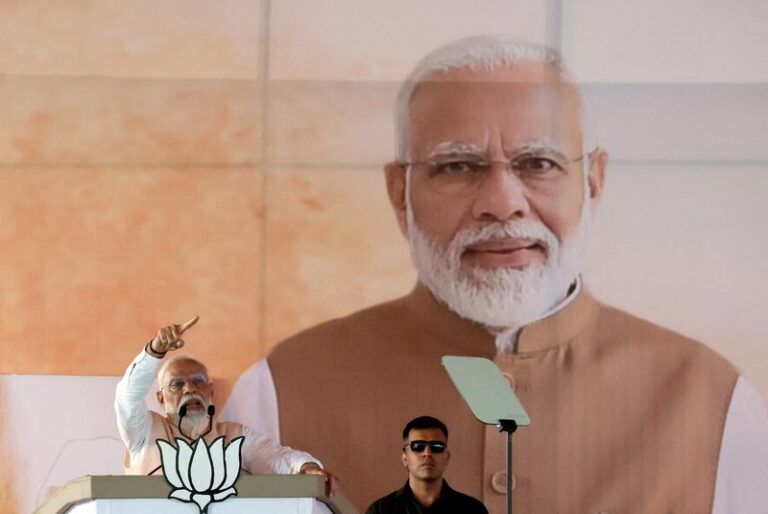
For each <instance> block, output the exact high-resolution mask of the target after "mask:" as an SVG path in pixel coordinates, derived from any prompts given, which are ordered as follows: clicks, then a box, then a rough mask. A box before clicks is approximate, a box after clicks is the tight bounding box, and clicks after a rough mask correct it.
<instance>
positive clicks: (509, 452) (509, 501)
mask: <svg viewBox="0 0 768 514" xmlns="http://www.w3.org/2000/svg"><path fill="white" fill-rule="evenodd" d="M507 514H512V432H507Z"/></svg>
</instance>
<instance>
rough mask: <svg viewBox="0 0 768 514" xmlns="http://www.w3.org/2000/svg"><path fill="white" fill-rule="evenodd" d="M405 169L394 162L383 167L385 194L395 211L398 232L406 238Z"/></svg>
mask: <svg viewBox="0 0 768 514" xmlns="http://www.w3.org/2000/svg"><path fill="white" fill-rule="evenodd" d="M405 173H406V172H405V167H404V166H403V165H402V164H399V163H396V162H390V163H388V164H386V165H385V166H384V178H385V179H386V182H387V194H388V195H389V203H390V204H391V205H392V209H394V211H395V217H396V218H397V224H398V226H399V227H400V232H401V233H402V234H403V235H404V236H406V237H408V221H407V216H406V212H407V202H406V199H405V195H406V187H405V186H406V176H405Z"/></svg>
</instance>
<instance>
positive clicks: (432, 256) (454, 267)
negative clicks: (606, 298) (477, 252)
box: [407, 202, 590, 330]
mask: <svg viewBox="0 0 768 514" xmlns="http://www.w3.org/2000/svg"><path fill="white" fill-rule="evenodd" d="M589 218H590V207H589V202H584V207H583V208H582V212H581V219H580V221H579V226H578V227H577V229H576V232H575V233H574V234H573V235H571V236H570V237H568V238H566V239H564V240H563V241H559V240H558V239H557V237H556V236H555V234H554V233H553V232H552V231H551V230H549V228H547V227H546V225H544V224H543V223H541V222H537V221H532V220H517V221H509V222H492V223H489V224H487V225H484V226H481V227H477V228H468V229H464V230H461V231H459V232H458V233H457V234H456V235H455V236H454V238H453V239H452V240H451V241H450V242H449V243H448V245H447V247H443V246H441V245H440V244H439V243H437V242H436V241H435V240H434V238H432V237H430V236H429V235H428V234H425V233H424V232H423V231H422V230H421V229H420V228H419V226H418V224H417V223H416V221H415V219H414V216H413V209H412V208H411V206H410V202H408V206H407V221H408V240H409V244H410V247H411V257H412V259H413V262H414V266H415V267H416V271H417V273H418V276H419V280H421V282H423V283H424V284H425V285H426V286H427V287H428V288H429V290H430V291H431V292H432V294H433V295H434V296H435V297H436V298H437V299H438V300H439V301H441V302H443V303H444V304H446V305H447V306H448V308H449V309H451V310H452V311H454V312H455V313H456V314H458V315H459V316H461V317H463V318H466V319H469V320H472V321H475V322H477V323H480V324H482V325H485V326H486V327H489V328H492V329H496V330H507V329H510V328H512V329H517V328H520V327H522V326H525V325H527V324H529V323H532V322H533V321H536V320H537V319H539V318H541V317H542V316H544V315H545V314H546V312H547V311H548V310H550V309H551V308H553V307H554V306H555V305H557V303H559V302H560V301H561V300H562V299H563V298H564V297H565V295H566V293H567V290H568V287H569V286H570V285H571V284H572V283H573V282H574V281H575V280H576V277H577V276H578V274H579V272H580V271H581V267H582V264H583V260H584V257H585V255H586V250H587V243H588V239H589V224H590V219H589ZM502 238H525V239H531V240H535V241H538V242H539V243H540V244H541V245H542V246H543V247H544V249H545V250H546V254H547V260H546V263H544V264H539V263H535V264H531V265H529V266H527V267H526V268H524V269H511V268H506V269H484V268H479V267H475V268H473V269H471V270H464V269H463V268H462V265H461V264H462V263H461V257H462V255H463V254H464V252H465V250H466V248H467V246H469V245H471V244H475V243H478V242H481V241H492V240H498V239H502Z"/></svg>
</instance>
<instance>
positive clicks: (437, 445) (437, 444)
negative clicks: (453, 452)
mask: <svg viewBox="0 0 768 514" xmlns="http://www.w3.org/2000/svg"><path fill="white" fill-rule="evenodd" d="M406 446H409V447H410V448H411V451H412V452H413V453H421V452H423V451H424V450H426V449H427V446H429V449H430V451H431V452H432V453H443V452H444V451H445V446H446V443H444V442H442V441H411V442H410V443H408V444H406V445H405V446H403V450H405V447H406Z"/></svg>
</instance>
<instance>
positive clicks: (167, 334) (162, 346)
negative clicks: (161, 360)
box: [149, 316, 200, 355]
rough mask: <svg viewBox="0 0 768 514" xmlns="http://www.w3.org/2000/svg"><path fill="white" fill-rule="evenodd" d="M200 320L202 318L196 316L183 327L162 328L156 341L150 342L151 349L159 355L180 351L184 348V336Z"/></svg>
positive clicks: (169, 326)
mask: <svg viewBox="0 0 768 514" xmlns="http://www.w3.org/2000/svg"><path fill="white" fill-rule="evenodd" d="M199 319H200V316H195V317H194V318H192V319H191V320H189V321H187V322H186V323H183V324H181V325H168V326H167V327H163V328H161V329H160V330H158V331H157V335H156V336H155V337H154V339H152V341H150V342H149V349H150V350H151V351H152V352H154V353H156V354H158V355H164V354H165V353H166V352H170V351H173V350H178V349H179V348H181V347H182V346H184V340H183V339H182V338H181V336H182V334H184V332H186V331H187V330H189V329H190V328H192V327H193V326H194V325H195V323H197V321H198V320H199Z"/></svg>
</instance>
